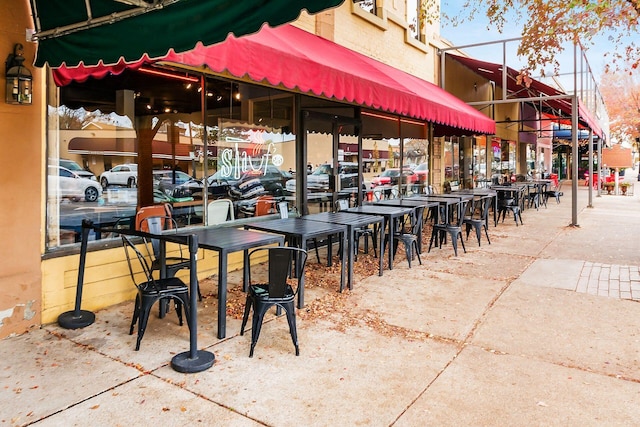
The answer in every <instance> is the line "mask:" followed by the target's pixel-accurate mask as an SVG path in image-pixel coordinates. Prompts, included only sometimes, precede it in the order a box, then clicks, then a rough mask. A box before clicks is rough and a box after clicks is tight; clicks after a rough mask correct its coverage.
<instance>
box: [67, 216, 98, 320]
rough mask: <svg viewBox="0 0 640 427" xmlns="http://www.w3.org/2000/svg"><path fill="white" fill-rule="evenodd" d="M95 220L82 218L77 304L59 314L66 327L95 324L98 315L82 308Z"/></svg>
mask: <svg viewBox="0 0 640 427" xmlns="http://www.w3.org/2000/svg"><path fill="white" fill-rule="evenodd" d="M92 228H93V222H91V221H89V220H86V219H83V220H82V240H81V241H80V262H79V265H78V282H77V284H76V305H75V309H74V310H73V311H67V312H65V313H62V314H61V315H60V316H58V324H59V325H60V326H61V327H63V328H65V329H80V328H84V327H86V326H89V325H91V324H93V322H95V320H96V315H95V314H93V312H91V311H87V310H81V309H80V304H82V288H83V286H84V266H85V262H86V259H87V243H88V242H87V241H88V240H89V232H90V231H91V229H92Z"/></svg>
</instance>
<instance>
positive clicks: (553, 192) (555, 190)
mask: <svg viewBox="0 0 640 427" xmlns="http://www.w3.org/2000/svg"><path fill="white" fill-rule="evenodd" d="M561 190H562V181H560V183H559V184H558V186H557V187H556V188H552V189H551V190H549V191H547V192H546V193H545V195H546V197H547V198H549V197H553V198H555V199H556V203H560V197H562V196H563V195H564V193H563V192H562V191H561Z"/></svg>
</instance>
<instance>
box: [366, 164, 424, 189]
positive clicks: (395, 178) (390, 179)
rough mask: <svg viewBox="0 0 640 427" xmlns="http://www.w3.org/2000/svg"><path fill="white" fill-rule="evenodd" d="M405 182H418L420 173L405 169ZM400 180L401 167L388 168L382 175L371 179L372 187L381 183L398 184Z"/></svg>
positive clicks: (403, 174)
mask: <svg viewBox="0 0 640 427" xmlns="http://www.w3.org/2000/svg"><path fill="white" fill-rule="evenodd" d="M402 176H403V180H402V181H403V184H414V183H416V182H418V178H419V175H416V173H415V172H413V171H412V170H411V169H405V170H404V171H403V172H402ZM399 180H400V169H398V168H392V169H387V170H385V171H384V172H382V173H381V174H380V175H378V176H376V177H375V178H373V180H371V187H373V188H375V187H379V186H381V185H398V182H399Z"/></svg>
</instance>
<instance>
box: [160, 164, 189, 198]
mask: <svg viewBox="0 0 640 427" xmlns="http://www.w3.org/2000/svg"><path fill="white" fill-rule="evenodd" d="M189 180H191V176H190V175H188V174H186V173H184V172H182V171H174V170H171V169H162V170H156V171H153V189H154V190H160V191H162V192H163V193H165V194H168V195H171V194H172V193H173V189H174V188H175V187H177V186H178V185H181V184H184V183H185V182H187V181H189Z"/></svg>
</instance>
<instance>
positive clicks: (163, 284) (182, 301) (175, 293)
mask: <svg viewBox="0 0 640 427" xmlns="http://www.w3.org/2000/svg"><path fill="white" fill-rule="evenodd" d="M121 237H122V245H123V247H124V252H125V254H126V258H127V264H128V266H129V273H130V274H131V279H132V280H133V283H134V284H135V286H136V288H137V289H138V294H137V295H136V302H135V307H134V309H133V318H132V319H131V328H130V329H129V335H133V328H134V327H135V325H136V323H138V339H137V341H136V351H138V350H139V349H140V341H142V337H143V336H144V332H145V330H146V328H147V323H148V321H149V314H150V313H151V307H152V306H153V304H155V302H156V301H161V300H174V301H175V303H176V313H177V314H178V322H179V323H180V326H182V309H183V308H184V312H185V316H186V318H187V324H189V310H190V307H189V288H188V286H187V285H186V284H185V283H184V282H183V281H182V280H180V279H179V278H177V277H167V278H164V279H154V278H153V274H152V272H151V266H150V265H149V263H148V262H147V259H146V258H145V256H144V255H143V254H142V253H141V252H140V251H139V250H138V249H137V248H136V246H135V244H134V243H133V242H132V241H131V239H130V238H129V237H127V236H125V235H121ZM136 258H137V259H138V262H139V264H140V266H141V268H142V271H141V272H142V274H143V275H144V276H143V280H142V281H140V282H139V281H138V280H137V279H136V274H140V269H136V268H134V266H133V264H134V262H135V261H134V260H135V259H136ZM189 327H191V325H189Z"/></svg>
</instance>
